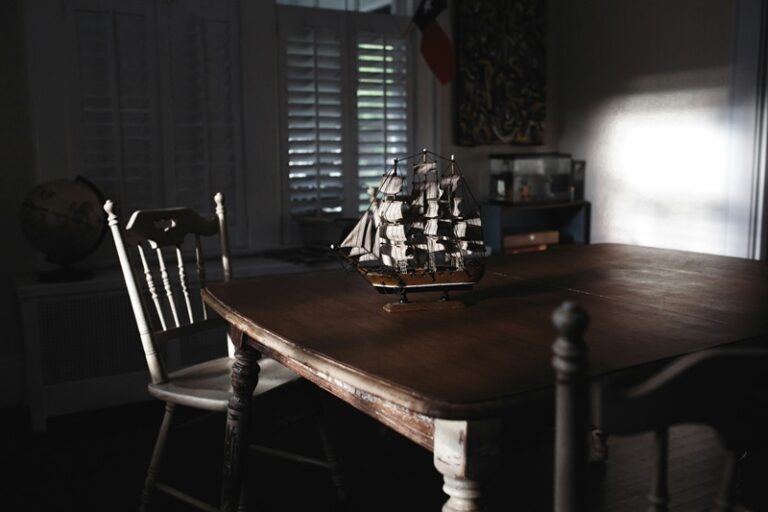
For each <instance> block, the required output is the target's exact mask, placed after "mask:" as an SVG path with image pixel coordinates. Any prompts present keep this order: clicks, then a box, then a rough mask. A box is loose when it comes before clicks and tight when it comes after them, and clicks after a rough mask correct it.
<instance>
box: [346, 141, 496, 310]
mask: <svg viewBox="0 0 768 512" xmlns="http://www.w3.org/2000/svg"><path fill="white" fill-rule="evenodd" d="M429 155H433V156H435V157H437V158H441V159H443V160H447V159H445V158H444V157H441V156H440V155H437V154H435V153H432V152H429V151H427V150H424V151H422V152H421V153H419V154H417V155H413V156H410V157H405V158H403V159H400V160H394V162H393V166H392V167H391V168H390V169H388V170H387V171H386V172H385V173H384V175H383V176H382V178H381V183H380V184H379V187H378V189H377V190H375V191H373V192H372V194H371V196H372V197H371V205H370V207H369V208H368V210H367V211H366V212H365V213H363V215H362V217H361V218H360V220H359V221H358V223H357V224H356V225H355V227H354V228H353V229H352V231H351V232H350V233H349V235H348V236H347V237H346V238H345V239H344V241H343V242H342V243H341V245H340V246H339V248H338V251H339V253H340V254H341V255H342V257H343V258H345V259H346V260H347V261H349V262H350V264H351V265H352V266H353V267H354V268H355V269H356V270H357V271H358V272H360V274H362V275H363V277H364V278H365V279H366V280H367V281H368V282H369V283H371V285H373V287H374V288H375V289H376V290H378V291H379V292H380V293H399V294H400V302H401V303H407V302H408V299H407V297H406V293H408V292H417V291H419V292H421V291H442V292H443V300H447V299H448V291H450V290H462V289H469V288H471V287H472V285H473V284H474V283H476V282H478V281H479V280H480V278H481V277H482V276H483V270H484V263H483V257H484V255H485V244H484V242H483V230H482V225H481V221H480V210H479V207H478V205H477V203H476V201H475V200H474V197H473V196H472V193H471V192H470V190H469V188H468V186H467V184H466V182H465V180H464V178H463V177H462V175H461V172H460V170H459V167H458V165H457V164H456V162H455V160H454V158H453V155H451V158H450V160H449V161H448V164H447V166H446V167H445V169H444V170H443V172H442V173H440V172H438V163H437V162H436V161H435V160H430V159H429ZM411 159H416V160H417V161H416V163H415V164H414V165H413V174H412V183H411V187H410V190H408V187H406V186H405V185H406V177H405V176H404V173H402V172H401V169H400V168H399V167H398V164H400V163H402V162H403V161H407V160H411ZM369 192H370V191H369Z"/></svg>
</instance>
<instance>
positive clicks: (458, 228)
mask: <svg viewBox="0 0 768 512" xmlns="http://www.w3.org/2000/svg"><path fill="white" fill-rule="evenodd" d="M453 232H454V234H455V235H456V238H464V237H466V236H467V223H466V222H464V221H461V222H457V223H456V224H454V226H453Z"/></svg>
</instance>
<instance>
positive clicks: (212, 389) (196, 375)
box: [147, 357, 299, 411]
mask: <svg viewBox="0 0 768 512" xmlns="http://www.w3.org/2000/svg"><path fill="white" fill-rule="evenodd" d="M233 361H234V359H233V358H231V357H221V358H219V359H213V360H211V361H206V362H204V363H200V364H196V365H193V366H188V367H186V368H183V369H181V370H178V371H175V372H172V373H170V374H169V375H168V382H165V383H163V384H152V383H150V384H149V385H148V386H147V388H148V390H149V394H150V395H152V396H153V397H155V398H158V399H160V400H162V401H164V402H172V403H175V404H178V405H184V406H187V407H194V408H197V409H205V410H209V411H226V410H227V404H228V403H229V398H230V396H232V382H231V373H232V362H233ZM259 367H260V368H261V371H260V372H259V383H258V385H257V386H256V389H255V390H254V392H253V395H254V396H257V395H261V394H264V393H266V392H267V391H269V390H271V389H274V388H276V387H278V386H280V385H282V384H285V383H287V382H290V381H293V380H297V379H298V378H299V376H298V375H297V374H295V373H294V372H292V371H291V370H289V369H288V368H286V367H285V366H283V365H281V364H280V363H278V362H277V361H275V360H274V359H271V358H268V357H265V358H262V359H260V360H259Z"/></svg>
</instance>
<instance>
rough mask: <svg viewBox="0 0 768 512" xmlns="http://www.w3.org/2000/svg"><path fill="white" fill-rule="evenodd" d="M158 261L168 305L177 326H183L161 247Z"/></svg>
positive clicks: (157, 249) (158, 251)
mask: <svg viewBox="0 0 768 512" xmlns="http://www.w3.org/2000/svg"><path fill="white" fill-rule="evenodd" d="M155 250H156V251H157V262H158V264H159V265H160V276H161V277H162V278H163V287H164V288H165V295H166V297H168V305H169V306H170V307H171V314H172V315H173V322H174V323H175V324H176V327H181V324H180V323H179V314H178V312H177V311H176V302H175V300H174V298H173V289H172V288H171V279H170V277H169V276H168V268H167V267H166V266H165V258H163V250H162V249H161V248H160V247H156V248H155Z"/></svg>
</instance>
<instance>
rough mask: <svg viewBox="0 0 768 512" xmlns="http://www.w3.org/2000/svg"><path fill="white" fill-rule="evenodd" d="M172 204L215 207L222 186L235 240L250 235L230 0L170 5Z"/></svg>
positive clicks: (165, 49)
mask: <svg viewBox="0 0 768 512" xmlns="http://www.w3.org/2000/svg"><path fill="white" fill-rule="evenodd" d="M163 8H164V9H165V10H164V11H161V12H162V13H163V14H162V15H161V20H162V25H165V26H167V27H168V32H167V33H168V36H167V40H164V43H165V44H163V45H162V46H161V55H162V56H163V57H165V59H166V60H165V61H166V62H167V63H168V67H167V68H165V70H164V73H165V74H164V76H165V82H164V85H165V87H166V88H167V94H166V97H167V104H166V109H165V121H166V122H165V134H166V139H167V141H168V150H167V151H166V168H167V172H168V174H169V176H168V178H167V181H168V182H169V183H172V184H173V186H172V187H169V188H168V189H167V190H166V197H167V201H168V204H178V205H185V206H189V207H191V208H194V209H197V210H198V211H201V212H210V211H211V210H212V206H213V196H214V194H215V193H216V192H222V193H223V194H224V196H225V198H226V203H227V210H228V215H227V223H228V226H229V230H230V232H231V233H232V234H233V235H234V239H235V240H234V241H237V240H242V239H243V238H244V237H245V222H244V215H241V214H240V213H241V210H244V208H243V207H242V206H241V205H242V204H243V201H244V198H243V197H242V196H241V195H240V194H242V192H243V189H244V187H243V186H242V182H243V164H242V147H241V140H242V123H241V113H240V105H241V100H240V87H239V52H238V50H237V46H238V33H237V31H238V29H237V23H236V9H235V6H234V4H233V3H232V2H231V1H217V2H207V3H205V2H203V3H201V2H199V1H198V0H180V1H177V2H173V3H169V4H166V5H165V6H164V7H163Z"/></svg>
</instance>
